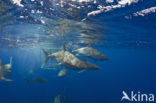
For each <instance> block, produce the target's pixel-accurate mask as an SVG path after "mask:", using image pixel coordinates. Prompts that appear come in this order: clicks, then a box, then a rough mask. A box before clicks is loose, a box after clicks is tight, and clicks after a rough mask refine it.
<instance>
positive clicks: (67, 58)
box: [42, 49, 99, 70]
mask: <svg viewBox="0 0 156 103" xmlns="http://www.w3.org/2000/svg"><path fill="white" fill-rule="evenodd" d="M42 50H43V52H44V54H45V55H46V60H45V64H46V63H47V61H48V59H49V58H51V59H53V60H56V61H57V62H58V64H55V65H49V66H48V67H53V66H59V65H62V66H66V67H69V68H73V69H77V70H83V69H85V70H90V69H93V70H96V69H99V67H98V66H96V65H94V64H92V63H89V62H86V61H85V60H83V61H81V60H79V59H78V58H77V57H76V56H74V55H73V54H72V53H70V52H68V51H66V50H65V49H63V50H61V51H58V52H55V53H51V54H48V52H46V51H45V50H44V49H42Z"/></svg>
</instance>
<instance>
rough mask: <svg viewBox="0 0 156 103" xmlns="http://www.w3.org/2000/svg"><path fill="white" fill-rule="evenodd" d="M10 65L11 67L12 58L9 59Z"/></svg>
mask: <svg viewBox="0 0 156 103" xmlns="http://www.w3.org/2000/svg"><path fill="white" fill-rule="evenodd" d="M10 65H12V57H10Z"/></svg>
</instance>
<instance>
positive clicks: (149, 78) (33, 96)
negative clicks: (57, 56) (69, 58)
mask: <svg viewBox="0 0 156 103" xmlns="http://www.w3.org/2000/svg"><path fill="white" fill-rule="evenodd" d="M37 1H39V0H37ZM1 2H4V3H5V4H6V5H8V6H9V9H4V11H1V14H0V30H1V32H0V46H1V47H0V58H1V59H2V62H3V64H7V63H9V59H10V57H11V56H12V57H13V67H12V69H11V70H12V71H13V74H12V75H11V77H9V78H11V79H12V80H13V82H4V81H1V82H0V103H50V101H52V100H53V99H54V98H55V97H56V96H57V95H58V94H63V95H64V97H63V102H62V103H106V102H107V103H120V102H121V97H122V91H123V90H124V91H126V92H130V91H136V92H137V91H140V92H141V93H156V88H155V87H156V83H155V81H156V76H155V74H156V15H155V13H152V14H149V15H146V16H143V17H142V16H138V17H132V18H131V19H125V16H127V15H130V14H132V13H134V12H137V11H140V10H142V9H145V8H149V7H152V6H155V5H156V2H155V0H150V1H149V0H143V1H140V2H139V3H137V4H132V5H130V6H125V7H124V8H119V9H115V10H112V11H110V12H107V13H101V14H99V15H95V16H92V17H88V19H87V20H86V21H84V22H87V23H89V24H90V25H91V24H92V25H98V26H99V28H98V27H97V26H95V28H96V31H94V32H92V33H93V34H94V33H95V34H96V33H97V34H100V38H103V37H104V38H107V40H99V41H97V42H94V43H93V44H92V47H93V48H95V49H97V50H98V51H100V52H102V53H103V54H104V55H106V56H107V57H108V58H109V60H107V61H94V60H91V59H89V58H86V60H87V61H89V62H91V63H94V64H96V65H98V66H100V67H101V69H100V70H96V71H85V72H82V73H78V71H74V70H70V69H69V68H67V70H68V73H67V76H66V77H64V78H59V77H57V73H58V71H59V70H60V69H61V68H64V67H56V68H57V69H56V70H44V69H41V68H40V66H41V63H43V62H44V60H45V57H44V54H43V53H42V51H41V48H46V49H52V51H53V49H57V48H58V49H61V48H62V42H61V41H62V39H61V36H60V35H59V36H58V35H57V36H56V35H52V36H49V35H50V34H53V33H54V32H56V31H52V30H53V29H54V27H55V22H56V23H57V22H58V18H61V19H68V20H71V22H72V23H73V21H76V22H79V21H80V20H81V19H83V18H85V17H86V14H85V13H86V12H88V11H87V10H86V11H84V13H83V12H78V13H77V14H75V15H74V14H73V15H74V16H75V17H74V16H71V15H64V13H62V12H65V11H61V10H62V9H61V10H60V8H56V7H55V6H54V8H56V9H55V10H56V11H54V12H53V13H51V14H50V13H49V12H50V11H49V10H48V9H47V8H48V6H47V5H48V0H45V1H44V2H46V3H45V4H46V6H45V7H44V6H43V7H42V6H38V5H39V4H38V5H37V3H36V4H33V3H32V4H31V1H29V0H28V2H27V3H26V2H23V4H25V7H24V8H20V7H18V6H17V5H13V4H12V3H11V2H10V1H9V0H8V1H7V0H2V1H1ZM99 3H101V4H102V3H103V5H105V2H104V1H100V2H99ZM90 5H91V4H90ZM51 6H53V5H49V7H51ZM94 6H96V5H93V8H92V9H94ZM132 7H133V8H132ZM25 8H27V9H28V10H27V11H25V10H24V9H25ZM67 8H68V7H67ZM32 9H40V10H42V11H43V12H44V14H42V15H36V14H31V13H30V12H31V10H32ZM1 10H2V9H1ZM64 10H66V9H64ZM45 11H46V12H45ZM82 11H83V10H82ZM78 14H79V16H77V15H78ZM20 15H26V16H28V18H27V19H21V18H19V16H20ZM40 17H43V18H44V20H45V21H46V23H45V24H42V23H41V21H40V20H39V19H38V20H36V18H40ZM76 17H77V18H76ZM71 22H70V23H71ZM74 23H75V22H74ZM101 34H102V35H101ZM98 36H99V35H98ZM90 37H92V35H91V36H90ZM66 39H67V41H66V44H67V45H69V46H70V43H71V44H73V45H72V47H73V48H80V47H85V46H87V43H84V42H86V41H87V40H88V38H83V37H82V38H80V37H79V35H78V34H77V33H76V32H74V31H72V32H69V33H68V34H67V35H66ZM94 39H96V38H94ZM94 39H91V40H94ZM75 42H76V43H75ZM54 51H55V50H54ZM79 58H80V59H81V60H82V58H83V57H79ZM30 69H34V74H33V75H29V74H28V71H29V70H30ZM33 77H42V78H45V79H47V80H48V81H47V82H45V83H35V82H34V83H27V82H26V81H25V80H24V78H33Z"/></svg>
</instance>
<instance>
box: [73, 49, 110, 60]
mask: <svg viewBox="0 0 156 103" xmlns="http://www.w3.org/2000/svg"><path fill="white" fill-rule="evenodd" d="M72 52H73V53H76V54H77V55H81V56H86V57H88V58H91V59H93V60H108V58H107V57H106V56H105V55H103V54H102V53H101V52H99V51H97V50H96V49H94V48H92V47H90V46H89V47H83V48H79V49H77V50H74V51H72Z"/></svg>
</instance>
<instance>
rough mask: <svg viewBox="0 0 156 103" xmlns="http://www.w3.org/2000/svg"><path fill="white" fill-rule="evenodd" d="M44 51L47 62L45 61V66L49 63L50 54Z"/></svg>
mask: <svg viewBox="0 0 156 103" xmlns="http://www.w3.org/2000/svg"><path fill="white" fill-rule="evenodd" d="M42 51H43V53H44V54H45V56H46V60H45V64H46V63H47V62H48V59H49V56H48V55H49V54H48V52H47V51H45V50H44V49H42Z"/></svg>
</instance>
